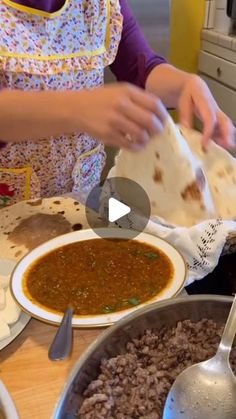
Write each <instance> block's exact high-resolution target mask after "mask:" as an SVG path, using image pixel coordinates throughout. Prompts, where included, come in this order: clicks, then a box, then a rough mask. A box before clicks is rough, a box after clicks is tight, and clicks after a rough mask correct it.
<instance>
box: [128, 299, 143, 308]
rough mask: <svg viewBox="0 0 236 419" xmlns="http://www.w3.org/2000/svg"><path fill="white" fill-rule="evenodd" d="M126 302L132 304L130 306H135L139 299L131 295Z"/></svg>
mask: <svg viewBox="0 0 236 419" xmlns="http://www.w3.org/2000/svg"><path fill="white" fill-rule="evenodd" d="M128 303H129V304H132V306H137V305H138V304H140V300H139V299H138V298H136V297H133V298H130V299H129V300H128Z"/></svg>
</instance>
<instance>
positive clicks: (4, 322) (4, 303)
mask: <svg viewBox="0 0 236 419" xmlns="http://www.w3.org/2000/svg"><path fill="white" fill-rule="evenodd" d="M10 262H11V261H9V263H10ZM13 264H14V263H13ZM10 265H11V263H10ZM3 273H4V272H3ZM3 273H1V274H0V341H1V340H2V339H5V338H8V337H9V336H10V334H11V331H10V326H11V325H12V324H14V323H16V322H17V320H18V319H19V317H20V313H21V310H20V308H19V307H18V305H17V304H16V303H15V301H14V300H13V297H12V295H11V292H10V289H9V281H10V274H9V273H8V272H5V273H4V274H3Z"/></svg>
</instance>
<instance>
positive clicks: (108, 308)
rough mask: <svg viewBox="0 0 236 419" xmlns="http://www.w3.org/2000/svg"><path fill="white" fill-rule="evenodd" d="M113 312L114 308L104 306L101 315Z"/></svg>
mask: <svg viewBox="0 0 236 419" xmlns="http://www.w3.org/2000/svg"><path fill="white" fill-rule="evenodd" d="M114 310H115V308H114V307H112V306H104V307H103V309H102V311H103V313H112V312H113V311H114Z"/></svg>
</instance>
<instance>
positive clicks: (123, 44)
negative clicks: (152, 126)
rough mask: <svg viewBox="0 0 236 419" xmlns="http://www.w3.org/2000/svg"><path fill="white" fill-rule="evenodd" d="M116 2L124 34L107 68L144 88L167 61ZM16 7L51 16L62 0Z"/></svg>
mask: <svg viewBox="0 0 236 419" xmlns="http://www.w3.org/2000/svg"><path fill="white" fill-rule="evenodd" d="M119 1H120V6H121V13H122V15H123V30H122V37H121V41H120V44H119V48H118V53H117V56H116V59H115V61H114V63H112V64H111V66H110V68H111V71H112V72H113V73H114V75H115V76H116V78H117V80H118V81H127V82H130V83H133V84H136V85H137V86H140V87H144V86H145V83H146V80H147V77H148V75H149V73H150V72H151V71H152V69H153V68H154V67H156V66H157V65H159V64H162V63H165V62H166V60H165V59H164V58H163V57H161V56H160V55H158V54H156V53H155V52H154V51H153V50H152V49H151V48H150V46H149V45H148V42H147V41H146V39H145V37H144V35H143V33H142V31H141V29H140V27H139V25H138V23H137V21H136V19H135V17H134V15H133V13H132V11H131V9H130V7H129V5H128V2H127V0H119ZM15 3H19V4H22V5H24V6H28V7H32V8H35V9H40V10H43V11H45V12H49V13H53V12H55V11H57V10H59V9H60V8H61V7H62V6H63V4H64V3H65V0H15ZM0 148H1V142H0Z"/></svg>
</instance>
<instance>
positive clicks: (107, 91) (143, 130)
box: [76, 83, 168, 150]
mask: <svg viewBox="0 0 236 419" xmlns="http://www.w3.org/2000/svg"><path fill="white" fill-rule="evenodd" d="M77 98H78V96H77ZM76 110H77V115H76V117H77V121H78V126H79V127H80V130H82V131H83V132H87V133H88V134H89V135H91V136H92V137H94V138H96V139H98V140H100V141H102V142H103V143H104V144H107V145H111V146H114V147H118V148H127V149H132V150H139V149H141V148H143V147H144V146H145V145H146V143H147V142H148V141H149V139H150V137H151V136H152V135H153V134H155V133H160V132H161V131H162V130H163V125H164V123H165V120H166V118H167V115H168V114H167V110H166V108H165V107H164V105H163V104H162V102H161V101H160V100H159V99H158V98H157V97H156V96H154V95H153V94H151V93H148V92H146V91H145V90H142V89H140V88H138V87H136V86H133V85H130V84H127V83H116V84H110V85H107V86H104V87H100V88H96V89H93V90H83V91H80V92H79V104H77V105H76Z"/></svg>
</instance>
